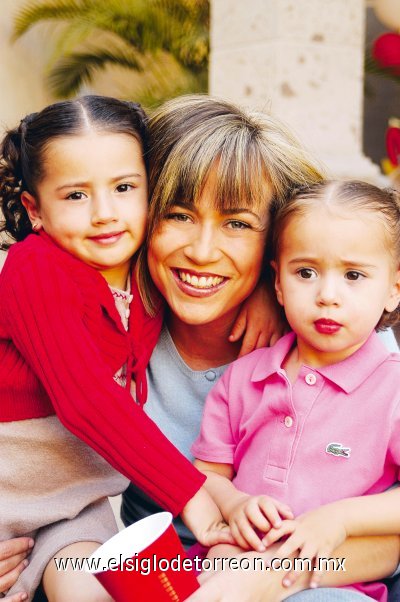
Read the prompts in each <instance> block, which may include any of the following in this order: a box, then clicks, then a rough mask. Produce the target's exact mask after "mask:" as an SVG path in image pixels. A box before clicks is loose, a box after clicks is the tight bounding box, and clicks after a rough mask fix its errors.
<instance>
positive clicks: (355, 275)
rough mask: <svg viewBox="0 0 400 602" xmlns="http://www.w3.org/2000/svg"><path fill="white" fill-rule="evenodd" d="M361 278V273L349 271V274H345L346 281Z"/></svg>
mask: <svg viewBox="0 0 400 602" xmlns="http://www.w3.org/2000/svg"><path fill="white" fill-rule="evenodd" d="M362 277H363V274H361V272H357V271H356V270H350V272H346V275H345V278H347V280H360V278H362Z"/></svg>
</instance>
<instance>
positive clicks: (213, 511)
mask: <svg viewBox="0 0 400 602" xmlns="http://www.w3.org/2000/svg"><path fill="white" fill-rule="evenodd" d="M181 517H182V520H183V522H184V523H185V525H186V526H187V527H188V528H189V529H190V530H191V531H192V533H193V534H194V536H195V537H196V539H197V541H198V542H199V543H201V544H202V545H203V546H206V547H207V548H209V547H211V546H215V545H216V544H219V543H231V544H234V543H235V540H234V539H233V537H232V535H231V532H230V529H229V526H228V525H227V524H226V522H225V521H224V519H223V517H222V514H221V512H220V511H219V508H218V506H217V505H216V503H215V502H214V500H213V499H212V497H211V496H210V494H209V493H208V491H207V490H206V489H205V487H204V486H203V487H201V488H200V489H199V491H198V492H197V493H196V495H194V497H192V499H191V500H189V501H188V503H187V504H186V506H185V507H184V509H183V510H182V512H181Z"/></svg>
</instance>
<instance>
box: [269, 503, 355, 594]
mask: <svg viewBox="0 0 400 602" xmlns="http://www.w3.org/2000/svg"><path fill="white" fill-rule="evenodd" d="M286 535H290V537H289V538H288V539H287V540H286V541H285V542H284V543H283V544H282V545H281V546H280V547H279V548H278V550H277V556H279V557H280V558H286V557H288V556H290V555H291V554H295V556H296V557H298V558H306V559H309V561H310V563H311V567H310V570H311V578H310V585H309V587H310V588H314V587H318V585H319V583H320V581H321V579H322V574H323V572H324V570H326V569H327V568H329V564H328V563H327V561H326V560H322V561H321V559H328V558H330V557H331V555H332V552H333V551H334V550H335V549H336V548H337V547H338V546H339V545H340V544H341V543H343V542H344V540H345V539H346V537H347V532H346V528H345V525H344V521H343V520H342V518H341V516H340V514H339V513H335V512H332V509H330V508H329V506H321V507H320V508H316V509H315V510H311V511H310V512H307V513H306V514H303V515H301V516H299V517H298V518H297V519H296V520H293V521H284V522H283V523H282V525H281V527H280V528H279V529H275V528H274V529H271V530H270V531H269V533H268V534H267V535H266V536H265V537H264V538H263V543H264V544H265V545H266V546H269V545H271V544H272V543H273V542H275V541H278V540H279V539H280V538H281V537H284V536H286ZM298 576H299V571H295V570H292V571H290V572H289V573H287V574H286V575H285V578H284V580H283V583H284V585H285V586H290V585H292V584H293V583H295V581H296V580H297V579H298Z"/></svg>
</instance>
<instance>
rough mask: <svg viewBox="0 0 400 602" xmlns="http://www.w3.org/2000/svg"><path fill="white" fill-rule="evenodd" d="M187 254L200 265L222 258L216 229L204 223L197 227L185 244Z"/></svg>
mask: <svg viewBox="0 0 400 602" xmlns="http://www.w3.org/2000/svg"><path fill="white" fill-rule="evenodd" d="M185 255H186V257H188V258H189V259H190V260H191V261H193V263H196V264H199V265H206V264H208V263H214V262H216V261H218V260H219V259H220V258H221V255H222V251H221V249H220V246H219V237H218V233H217V231H216V229H215V228H213V227H212V226H210V225H204V226H203V225H202V226H199V227H198V228H196V229H195V230H194V232H193V236H192V238H191V239H190V240H189V241H188V243H187V245H186V246H185Z"/></svg>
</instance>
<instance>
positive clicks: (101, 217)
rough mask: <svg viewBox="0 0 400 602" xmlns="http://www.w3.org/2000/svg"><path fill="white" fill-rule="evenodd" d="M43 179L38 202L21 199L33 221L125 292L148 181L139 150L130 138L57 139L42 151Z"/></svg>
mask: <svg viewBox="0 0 400 602" xmlns="http://www.w3.org/2000/svg"><path fill="white" fill-rule="evenodd" d="M44 173H45V175H44V177H43V178H42V180H41V181H40V182H39V183H38V185H37V197H36V198H35V197H33V196H32V195H31V194H29V193H27V192H24V193H23V194H22V202H23V204H24V206H25V207H26V209H27V211H28V213H29V215H30V218H31V219H32V221H35V222H36V223H40V225H41V226H42V227H43V229H44V230H45V232H46V233H47V234H49V235H50V236H51V237H52V238H53V239H54V240H55V241H56V242H57V243H58V244H59V245H60V246H61V247H63V248H64V249H66V250H67V251H69V252H70V253H71V254H72V255H74V256H75V257H77V258H79V259H81V260H82V261H84V262H85V263H87V264H89V265H91V266H92V267H94V268H96V269H97V270H99V272H100V273H102V274H103V276H104V277H105V279H106V280H107V281H108V283H109V284H111V285H113V286H116V287H118V288H123V287H125V285H126V281H127V276H128V273H129V269H130V260H131V258H132V255H134V253H135V252H136V251H137V250H138V248H139V247H140V245H141V244H142V242H143V239H144V235H145V228H146V217H147V177H146V170H145V165H144V162H143V156H142V149H141V147H140V144H139V143H138V142H137V140H136V139H135V138H134V137H133V136H130V135H128V134H114V133H101V132H100V133H96V132H90V133H87V134H82V135H72V136H65V137H60V138H58V139H55V140H53V141H52V142H51V143H50V145H49V146H48V148H47V149H46V151H45V156H44Z"/></svg>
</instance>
